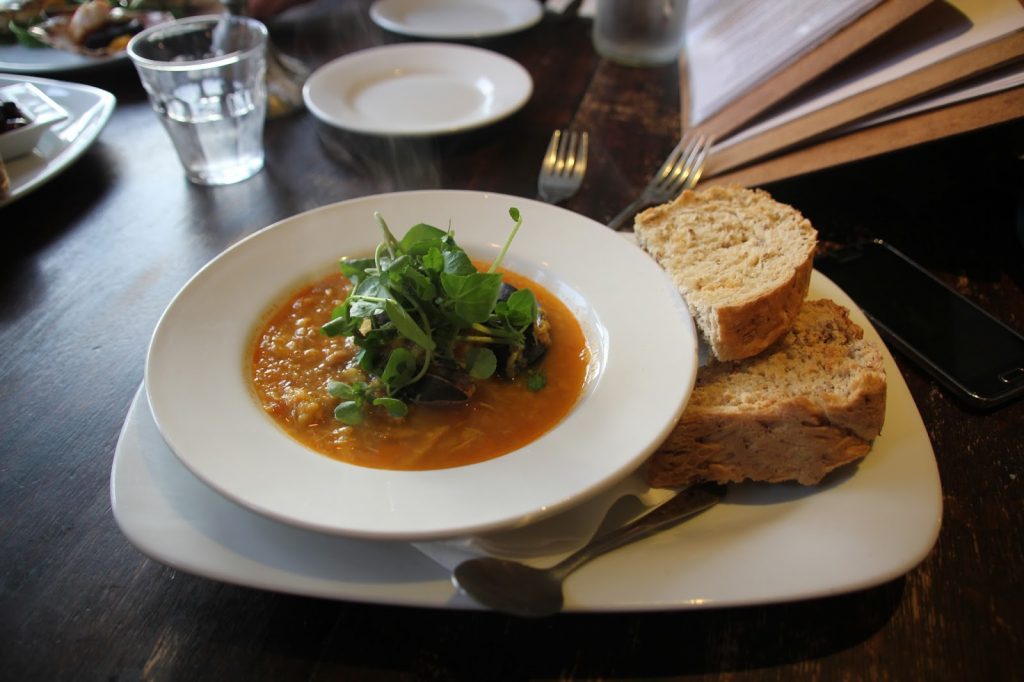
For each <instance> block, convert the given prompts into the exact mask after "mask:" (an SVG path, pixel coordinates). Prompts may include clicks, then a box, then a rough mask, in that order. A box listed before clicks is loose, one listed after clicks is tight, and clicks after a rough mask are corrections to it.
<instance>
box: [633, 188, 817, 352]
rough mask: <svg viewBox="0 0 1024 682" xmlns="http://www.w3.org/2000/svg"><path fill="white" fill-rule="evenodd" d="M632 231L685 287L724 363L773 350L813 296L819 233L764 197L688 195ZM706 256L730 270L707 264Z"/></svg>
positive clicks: (733, 192)
mask: <svg viewBox="0 0 1024 682" xmlns="http://www.w3.org/2000/svg"><path fill="white" fill-rule="evenodd" d="M634 230H635V233H636V237H637V242H638V243H639V244H640V246H642V247H643V248H644V249H645V250H646V251H647V252H648V253H649V254H650V255H651V256H652V257H653V258H654V259H655V260H656V261H657V262H658V264H659V265H661V266H662V268H664V269H665V271H666V272H667V273H668V274H669V276H670V277H671V278H672V280H673V281H674V282H675V283H676V286H678V287H679V291H680V293H681V294H682V295H683V298H684V299H685V300H686V303H687V306H688V307H689V308H690V312H691V314H692V315H693V316H694V321H695V322H696V324H697V327H698V329H699V330H700V332H701V335H702V336H703V337H704V338H705V340H706V341H707V342H708V345H709V347H710V348H711V351H712V353H713V354H714V356H715V357H716V358H717V359H719V360H740V359H743V358H748V357H752V356H754V355H757V354H758V353H760V352H762V351H763V350H764V349H766V348H768V347H769V346H770V345H771V344H772V343H774V342H775V341H776V340H777V339H778V338H779V337H780V336H782V335H783V334H784V333H785V332H786V331H787V330H788V329H789V328H790V326H791V325H792V324H793V320H794V319H795V318H796V316H797V313H798V312H799V310H800V305H801V303H802V302H803V300H804V298H805V297H806V296H807V291H808V287H809V286H810V281H811V270H812V269H813V259H814V250H815V246H816V244H817V232H816V231H815V229H814V227H813V226H812V225H811V223H810V222H809V221H808V220H807V219H806V218H804V217H803V216H802V215H801V214H800V213H799V212H798V211H797V210H796V209H794V208H792V207H791V206H787V205H785V204H782V203H779V202H777V201H775V200H774V199H772V197H771V195H769V194H768V193H767V192H764V191H763V190H757V189H746V188H743V187H740V186H738V185H731V186H728V187H711V188H708V189H705V190H702V191H699V192H694V191H692V190H687V191H685V192H683V193H682V194H681V195H680V196H679V197H677V198H676V199H675V200H674V201H672V202H670V203H667V204H662V205H660V206H655V207H653V208H649V209H647V210H646V211H644V212H642V213H641V214H640V215H638V216H637V217H636V220H635V223H634ZM702 249H703V251H702ZM704 252H706V253H708V254H709V257H710V258H714V257H722V258H725V259H728V262H727V263H713V262H705V261H704V260H702V259H701V258H700V254H701V253H704Z"/></svg>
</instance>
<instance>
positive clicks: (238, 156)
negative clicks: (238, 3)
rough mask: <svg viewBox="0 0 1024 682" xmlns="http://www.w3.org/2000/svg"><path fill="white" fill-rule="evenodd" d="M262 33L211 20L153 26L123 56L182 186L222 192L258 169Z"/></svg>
mask: <svg viewBox="0 0 1024 682" xmlns="http://www.w3.org/2000/svg"><path fill="white" fill-rule="evenodd" d="M266 49H267V28H266V26H264V25H263V24H262V23H260V22H259V21H257V20H255V19H251V18H248V17H237V16H231V15H227V14H224V15H210V16H201V17H191V18H188V19H181V20H178V21H172V22H169V23H166V24H160V25H158V26H153V27H152V28H149V29H147V30H145V31H143V32H142V33H139V34H138V35H137V36H135V37H134V38H132V40H131V42H130V43H129V44H128V56H129V57H130V58H131V60H132V63H133V64H135V68H136V70H137V71H138V72H139V77H140V78H141V80H142V85H143V87H145V89H146V92H147V93H148V94H149V101H150V103H151V104H152V105H153V109H154V110H155V111H156V113H157V115H158V116H159V117H160V120H161V122H162V123H163V124H164V128H166V129H167V133H168V134H169V135H170V137H171V140H172V141H173V142H174V148H175V150H177V152H178V157H179V158H180V159H181V163H182V165H183V166H184V167H185V173H186V175H187V176H188V179H189V180H191V181H192V182H194V183H197V184H200V185H227V184H231V183H235V182H240V181H242V180H245V179H247V178H250V177H252V176H253V175H255V174H256V173H258V172H259V171H260V169H262V168H263V123H264V121H265V119H266V110H267V89H266V80H265V73H266Z"/></svg>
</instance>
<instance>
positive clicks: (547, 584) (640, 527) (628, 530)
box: [452, 484, 726, 617]
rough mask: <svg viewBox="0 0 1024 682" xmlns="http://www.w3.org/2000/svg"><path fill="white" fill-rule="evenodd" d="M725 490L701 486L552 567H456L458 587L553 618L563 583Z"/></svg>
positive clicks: (479, 561)
mask: <svg viewBox="0 0 1024 682" xmlns="http://www.w3.org/2000/svg"><path fill="white" fill-rule="evenodd" d="M725 490H726V489H725V486H721V485H717V484H701V485H697V486H692V487H690V488H686V489H684V490H682V491H681V492H679V493H678V494H677V495H676V496H675V497H673V498H671V499H670V500H669V501H668V502H665V503H664V504H662V505H661V506H659V507H656V508H655V509H654V510H653V511H650V512H648V513H647V514H645V515H644V516H641V517H639V518H637V519H635V520H633V521H632V522H630V523H627V524H626V525H624V526H621V527H619V528H616V529H615V530H613V531H610V532H608V533H605V534H604V535H601V536H600V537H597V538H595V539H594V540H591V541H590V542H589V543H588V544H587V545H585V546H584V547H583V548H581V549H579V550H577V551H576V552H574V553H573V554H571V555H569V556H568V557H566V558H565V559H563V560H562V561H560V562H559V563H557V564H555V565H554V566H551V567H550V568H546V569H540V568H533V567H532V566H527V565H526V564H522V563H519V562H517V561H510V560H507V559H497V558H494V557H480V558H476V559H469V560H467V561H464V562H462V563H461V564H459V565H458V566H456V567H455V571H454V572H453V573H452V583H453V584H454V585H455V586H456V587H457V588H459V589H460V590H462V591H463V592H465V593H466V594H468V595H469V596H470V597H472V598H473V599H474V600H476V601H477V602H479V603H480V604H482V605H484V606H487V607H490V608H492V609H494V610H496V611H501V612H503V613H508V614H511V615H515V616H528V617H541V616H550V615H553V614H555V613H558V612H559V611H561V610H562V605H563V602H564V598H563V596H562V582H563V581H564V580H565V578H566V577H567V576H568V575H569V574H570V573H572V572H573V571H575V570H576V569H577V568H579V567H580V566H582V565H583V564H584V563H586V562H588V561H590V560H591V559H593V558H594V557H597V556H600V555H601V554H604V553H605V552H609V551H611V550H613V549H617V548H619V547H622V546H623V545H625V544H628V543H630V542H633V541H635V540H639V539H641V538H645V537H648V536H650V535H653V534H655V533H659V532H661V531H663V530H667V529H669V528H672V527H673V526H675V525H676V524H678V523H680V522H681V521H683V520H684V519H687V518H689V517H691V516H694V515H696V514H698V513H700V512H702V511H704V510H705V509H709V508H711V507H713V506H715V505H716V504H718V502H720V501H721V499H722V498H723V497H724V496H725Z"/></svg>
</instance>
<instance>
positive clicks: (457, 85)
mask: <svg viewBox="0 0 1024 682" xmlns="http://www.w3.org/2000/svg"><path fill="white" fill-rule="evenodd" d="M532 93H533V79H531V78H530V74H529V73H528V72H527V71H526V69H524V68H523V67H522V66H520V65H519V64H518V63H516V62H515V61H513V60H511V59H509V58H508V57H505V56H504V55H500V54H498V53H496V52H492V51H490V50H484V49H482V48H479V47H472V46H469V45H453V44H448V43H402V44H398V45H385V46H382V47H372V48H369V49H366V50H360V51H358V52H353V53H351V54H348V55H346V56H344V57H339V58H338V59H335V60H334V61H331V62H328V63H327V64H324V65H323V66H321V67H320V68H319V69H317V70H316V71H314V72H313V74H312V75H311V76H310V77H309V78H308V79H307V80H306V83H305V85H304V86H303V88H302V97H303V99H304V101H305V103H306V107H307V108H308V109H309V111H310V112H311V113H312V114H313V115H314V116H316V117H317V118H318V119H319V120H320V121H322V122H324V123H326V124H327V125H330V126H333V127H335V128H341V129H342V130H348V131H352V132H357V133H364V134H369V135H386V136H395V137H403V136H406V137H414V136H429V135H443V134H450V133H458V132H465V131H467V130H472V129H475V128H480V127H482V126H486V125H490V124H491V123H495V122H496V121H499V120H501V119H503V118H506V117H508V116H511V115H512V114H513V113H515V112H516V111H518V110H519V109H520V108H521V107H522V106H523V105H525V104H526V102H527V101H528V100H529V99H530V95H531V94H532Z"/></svg>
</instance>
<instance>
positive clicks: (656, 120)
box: [0, 0, 1024, 680]
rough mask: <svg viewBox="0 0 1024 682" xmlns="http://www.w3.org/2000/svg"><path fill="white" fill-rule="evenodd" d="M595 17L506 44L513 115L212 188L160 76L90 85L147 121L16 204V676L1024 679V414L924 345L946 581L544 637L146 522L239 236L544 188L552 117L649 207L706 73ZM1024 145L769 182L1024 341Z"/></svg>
mask: <svg viewBox="0 0 1024 682" xmlns="http://www.w3.org/2000/svg"><path fill="white" fill-rule="evenodd" d="M367 5H368V2H366V1H365V0H364V1H360V2H356V1H354V0H353V1H350V2H347V3H341V2H337V3H331V2H329V1H328V0H321V2H320V3H319V4H313V5H311V6H309V7H308V8H306V9H305V10H303V11H300V12H292V13H289V14H285V15H284V16H282V17H280V18H279V20H278V21H277V22H275V23H274V25H273V32H274V35H275V38H276V40H277V41H278V43H279V44H280V45H281V47H282V48H284V49H285V50H286V51H289V52H292V53H294V54H296V55H297V56H299V57H301V58H303V59H305V60H306V61H308V62H309V63H310V64H312V65H317V64H319V63H322V62H324V61H326V60H328V59H330V58H333V57H335V56H338V55H341V54H344V53H347V52H350V51H353V50H356V49H360V48H363V47H367V46H370V45H374V44H380V43H386V42H397V41H398V40H399V38H398V37H396V36H394V35H389V34H386V33H384V32H382V31H380V30H379V29H377V28H376V27H375V26H374V25H373V24H372V23H371V22H370V20H369V18H368V16H367V13H366V8H367ZM589 27H590V24H589V22H588V21H587V20H583V19H578V20H574V21H570V22H568V23H558V22H549V21H545V22H544V23H543V24H542V25H540V26H538V27H536V28H534V29H531V30H529V31H526V32H523V33H520V34H517V35H514V36H509V37H505V38H500V39H496V40H492V41H488V42H487V43H486V46H487V47H489V48H491V49H494V50H496V51H498V52H501V53H504V54H506V55H508V56H510V57H512V58H513V59H516V60H517V61H519V62H520V63H522V64H523V65H524V66H525V67H526V68H527V69H528V70H529V71H530V73H531V74H532V76H533V78H534V79H535V83H536V90H535V92H534V95H533V97H532V99H531V100H530V102H529V104H528V105H527V106H526V107H525V108H524V109H523V110H522V111H521V112H519V113H517V114H516V115H514V116H513V117H511V118H510V119H508V120H506V121H504V122H501V123H499V124H497V125H494V126H491V127H489V128H486V129H484V130H480V131H477V132H473V133H468V134H463V135H456V136H451V137H445V138H438V139H428V140H415V141H408V140H387V139H369V138H361V137H357V136H343V135H337V134H334V135H331V134H326V132H325V131H320V130H319V129H318V126H317V125H316V123H315V121H314V119H313V118H312V117H311V116H309V115H308V114H305V113H302V114H298V115H295V116H293V117H290V118H286V119H282V120H274V121H271V122H270V123H269V124H268V126H267V131H266V140H267V154H268V156H267V158H268V163H267V168H266V169H265V170H264V171H263V172H262V173H261V174H260V175H258V176H257V177H255V178H253V179H251V180H249V181H247V182H245V183H242V184H239V185H235V186H231V187H223V188H217V189H207V188H201V187H196V186H192V185H189V184H188V183H187V182H186V181H185V179H184V176H183V174H182V172H181V169H180V167H179V165H178V161H177V159H176V158H175V156H174V153H173V151H172V149H171V146H170V143H169V141H168V139H167V137H166V135H165V134H164V131H163V130H162V128H161V127H160V125H159V124H158V122H157V120H156V118H155V116H154V114H153V112H152V111H151V110H150V108H149V105H148V103H147V102H146V99H145V96H144V94H143V91H142V89H141V87H140V86H139V84H138V81H137V78H136V76H135V74H134V72H133V71H132V69H131V67H130V66H128V65H126V64H123V63H122V64H120V65H114V66H112V67H110V68H107V69H103V70H100V71H97V72H84V73H82V72H80V73H78V74H70V75H66V76H65V77H67V78H72V79H78V80H82V81H84V82H88V83H91V84H94V85H98V86H100V87H103V88H106V89H108V90H110V91H111V92H113V93H115V94H116V95H117V97H118V101H119V104H118V107H117V110H116V112H115V113H114V115H113V118H112V120H111V121H110V123H109V125H108V126H107V127H106V129H105V130H104V132H103V133H102V135H101V136H100V138H99V140H98V143H97V144H95V145H94V146H93V147H92V148H91V149H90V150H89V151H88V152H87V153H86V154H85V155H84V156H83V157H82V158H81V159H80V160H79V161H78V162H77V163H75V164H74V165H73V166H72V167H71V168H69V169H68V170H67V171H66V172H65V173H63V174H62V175H61V176H59V177H58V178H56V179H55V180H53V181H52V182H50V183H49V184H47V185H46V186H45V187H43V188H41V189H40V190H38V191H36V192H35V193H33V194H31V195H29V196H27V197H25V198H23V199H21V200H19V201H18V202H16V203H14V204H12V205H10V206H7V207H6V208H3V209H0V225H2V234H3V240H4V246H3V248H2V254H3V255H2V267H0V340H2V345H0V348H2V355H0V391H2V396H3V398H2V402H0V434H2V435H0V679H10V680H54V679H86V680H92V679H96V680H114V679H118V680H128V679H157V680H161V679H182V680H186V679H188V680H191V679H218V680H235V679H239V680H242V679H244V680H256V679H268V680H281V679H334V678H339V679H360V680H361V679H371V680H378V679H455V678H459V679H474V680H477V679H481V680H482V679H497V678H513V679H518V678H540V679H556V678H557V679H577V678H579V679H587V678H658V679H667V678H677V677H679V678H686V677H693V678H726V679H737V680H738V679H742V680H762V679H763V680H767V679H823V680H836V679H848V680H860V679H873V680H876V679H877V680H881V679H891V680H929V679H943V680H950V679H958V680H959V679H964V680H966V679H970V680H1007V679H1022V676H1024V673H1022V672H1021V667H1020V652H1021V651H1024V615H1022V613H1024V598H1022V589H1021V583H1020V576H1021V574H1022V569H1024V533H1022V528H1024V505H1022V503H1021V499H1022V495H1021V491H1022V479H1024V445H1022V439H1021V436H1020V430H1021V429H1020V427H1021V425H1022V424H1024V402H1016V403H1013V404H1010V405H1007V406H1005V407H1003V408H1001V409H999V410H996V411H994V412H991V413H980V412H977V411H974V410H971V409H968V408H966V407H964V406H963V405H961V404H959V403H958V402H957V401H956V400H954V399H952V398H951V397H950V396H949V395H948V394H947V393H946V392H944V391H943V390H942V389H941V388H940V387H939V386H938V385H937V384H936V383H935V382H933V381H932V380H931V379H930V378H928V376H927V375H925V374H924V373H922V372H921V371H920V370H918V369H917V367H915V366H914V365H913V364H911V363H909V362H908V361H906V360H905V359H904V358H903V357H900V356H897V361H898V363H899V366H900V369H901V370H902V372H903V374H904V377H905V379H906V381H907V383H908V384H909V386H910V389H911V391H912V393H913V396H914V399H915V400H916V402H917V406H918V408H919V409H920V412H921V414H922V416H923V418H924V422H925V424H926V425H927V429H928V433H929V435H930V437H931V440H932V443H933V445H934V449H935V455H936V458H937V460H938V465H939V469H940V473H941V477H942V483H943V499H944V517H943V527H942V531H941V535H940V537H939V540H938V543H937V545H936V546H935V548H934V550H933V551H932V552H931V554H930V555H929V556H928V557H927V558H926V559H925V561H924V562H923V563H922V564H921V565H920V566H918V567H917V568H916V569H914V570H913V571H911V572H910V573H909V574H908V575H906V576H904V577H900V578H898V579H895V580H893V581H891V582H888V583H886V584H882V585H879V586H876V587H873V588H871V589H867V590H864V591H862V592H858V593H855V594H847V595H842V596H835V597H831V598H825V599H816V600H813V601H806V602H799V603H788V604H779V605H772V606H762V607H751V608H735V609H710V610H703V611H689V612H667V613H652V614H629V613H625V614H606V615H605V614H595V615H563V616H559V617H555V618H550V619H545V620H540V621H527V620H517V619H514V618H508V617H504V616H501V615H496V614H493V613H487V612H460V611H443V610H430V609H414V608H405V607H398V606H380V605H371V604H360V603H344V602H334V601H328V600H320V599H313V598H305V597H297V596H290V595H287V594H277V593H272V592H263V591H259V590H255V589H248V588H243V587H237V586H233V585H229V584H224V583H220V582H216V581H212V580H208V579H204V578H199V577H194V576H192V575H188V574H185V573H182V572H178V571H175V570H172V569H169V568H167V567H165V566H163V565H161V564H159V563H157V562H156V561H153V560H151V559H148V558H147V557H145V556H143V555H142V554H140V553H139V552H138V551H137V550H136V549H134V548H133V547H132V546H131V545H130V544H129V543H128V542H127V541H126V539H125V538H124V537H123V536H122V535H121V533H120V532H119V531H118V529H117V527H116V525H115V522H114V519H113V518H112V515H111V503H110V497H109V491H108V486H109V476H110V468H111V460H112V456H113V452H114V447H115V443H116V441H117V437H118V431H119V428H120V426H121V424H122V421H123V420H124V418H125V414H126V412H127V410H128V406H129V402H130V400H131V398H132V395H133V394H134V392H135V390H136V389H137V388H138V386H139V382H140V380H141V378H142V368H143V362H144V358H145V353H146V346H147V341H148V338H149V335H150V333H151V331H152V329H153V327H154V325H155V323H156V321H157V319H158V316H159V315H160V313H161V311H162V310H163V308H164V307H165V306H166V304H167V303H168V301H169V300H170V298H171V296H172V295H173V294H174V292H175V291H176V290H177V289H178V288H179V287H180V286H181V285H182V284H183V283H184V282H185V281H186V280H187V278H188V277H189V276H190V275H191V274H192V273H194V272H195V271H196V270H197V269H198V268H199V267H200V266H201V265H203V264H204V263H205V262H206V261H207V260H209V259H210V258H212V257H213V256H215V255H216V254H217V253H218V252H220V251H221V250H222V249H224V248H225V247H226V246H228V245H230V244H232V243H233V242H235V241H236V240H238V239H239V238H241V237H243V236H245V235H247V234H249V233H251V232H253V231H254V230H256V229H258V228H261V227H264V226H266V225H268V224H270V223H272V222H274V221H277V220H279V219H281V218H284V217H287V216H291V215H293V214H295V213H298V212H300V211H304V210H306V209H311V208H314V207H317V206H321V205H324V204H327V203H330V202H334V201H339V200H344V199H348V198H352V197H357V196H362V195H366V194H370V193H376V192H383V191H391V190H402V189H413V188H465V189H474V190H487V191H498V192H506V193H511V194H517V195H523V196H531V197H532V196H534V193H535V182H536V173H537V164H538V161H539V159H540V157H541V155H542V153H543V150H544V147H545V144H546V142H547V139H548V136H549V135H550V132H551V130H552V129H554V128H556V127H562V126H567V125H570V124H574V125H576V126H579V127H583V128H587V129H589V130H590V132H591V135H592V138H591V139H592V154H591V167H590V171H589V174H588V176H587V179H586V182H585V183H584V186H583V189H582V191H581V192H580V193H579V194H578V195H577V196H575V197H574V198H573V199H571V200H570V201H569V202H568V203H567V206H568V207H569V208H570V209H572V210H575V211H578V212H579V213H582V214H584V215H586V216H589V217H591V218H594V219H596V220H598V221H606V220H608V219H609V218H610V217H611V216H612V215H614V213H615V212H616V211H617V210H618V209H619V208H620V207H621V206H623V205H625V204H626V203H627V202H628V201H629V200H630V199H631V198H632V197H633V196H634V195H635V194H636V193H637V192H638V191H639V189H640V187H641V186H642V184H643V182H644V181H645V180H646V177H647V176H648V175H649V174H650V172H651V171H652V169H653V168H655V167H656V166H657V164H658V163H660V161H661V160H662V158H663V157H664V156H665V155H666V153H667V152H668V150H669V149H670V148H671V147H672V145H673V142H674V140H675V139H676V137H677V134H678V123H677V121H678V112H679V109H678V85H677V82H678V80H677V72H676V69H675V68H674V67H664V68H658V69H649V70H634V69H628V68H624V67H620V66H616V65H613V64H610V63H607V62H605V61H602V60H600V59H598V58H597V56H596V55H595V54H594V52H593V50H592V48H591V46H590V42H589ZM321 132H324V135H323V136H322V137H321V135H320V133H321ZM1022 152H1024V128H1022V127H1021V125H1020V124H1019V123H1017V124H1011V125H1004V126H1001V127H998V128H992V129H988V130H983V131H980V132H977V133H974V134H971V135H967V136H961V137H958V138H954V139H949V140H946V141H943V142H941V143H936V144H931V145H928V146H925V147H920V148H916V149H912V150H907V151H903V152H898V153H894V154H891V155H888V156H886V157H883V158H876V159H871V160H868V161H864V162H860V163H857V164H853V165H849V166H846V167H842V168H836V169H833V170H830V171H827V172H821V173H818V174H816V175H813V176H810V177H804V178H799V179H793V180H789V181H786V182H779V183H776V184H775V185H773V186H770V187H768V188H767V189H769V190H770V191H771V192H773V193H774V195H775V196H776V197H777V198H778V199H780V200H782V201H786V202H789V203H791V204H793V205H794V206H796V207H797V208H799V209H800V210H802V211H803V212H804V213H805V214H806V215H807V216H808V217H809V218H810V219H811V220H812V222H813V223H814V224H815V225H816V227H817V228H818V229H819V231H820V232H821V236H822V238H823V239H827V240H834V241H838V242H848V241H850V240H853V239H855V238H857V237H861V236H879V237H884V238H887V239H889V240H890V241H892V242H893V243H895V244H896V245H897V246H899V247H901V248H902V249H904V250H905V251H906V252H907V253H909V254H910V255H911V256H912V257H914V258H916V259H918V260H919V261H920V262H922V263H923V264H925V265H926V266H927V267H928V268H929V269H931V270H932V271H934V272H936V273H937V274H939V275H940V276H941V277H942V278H944V279H946V280H947V281H949V282H951V283H952V284H954V285H955V286H956V287H957V288H958V289H959V290H961V291H962V292H963V293H965V294H966V295H967V296H969V297H970V298H971V299H973V300H975V301H977V302H978V303H979V304H981V305H982V306H983V307H985V308H987V309H988V310H990V311H992V312H993V313H994V314H995V315H997V316H998V317H1000V318H1001V319H1003V320H1005V321H1006V322H1007V323H1008V324H1010V325H1011V326H1013V327H1015V328H1016V329H1018V330H1020V331H1024V248H1022V239H1024V225H1022V210H1024V209H1022V208H1021V206H1022V204H1021V200H1022V191H1024V181H1022V180H1024V172H1022V166H1024V162H1022V161H1021V153H1022ZM937 333H941V330H937Z"/></svg>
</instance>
